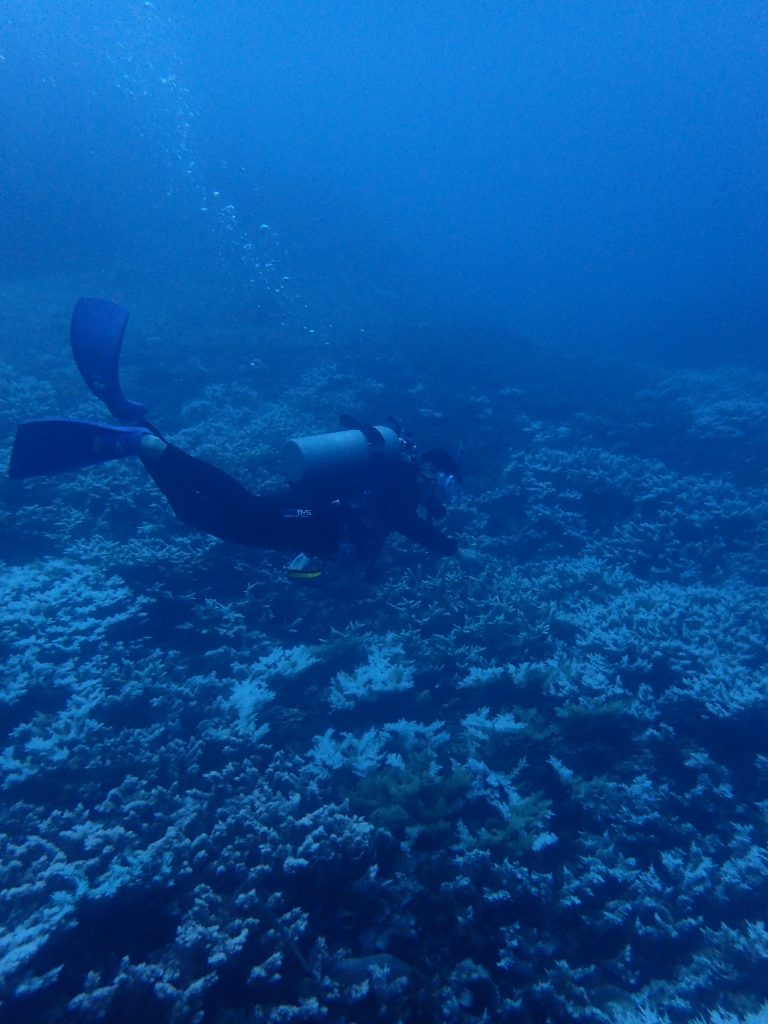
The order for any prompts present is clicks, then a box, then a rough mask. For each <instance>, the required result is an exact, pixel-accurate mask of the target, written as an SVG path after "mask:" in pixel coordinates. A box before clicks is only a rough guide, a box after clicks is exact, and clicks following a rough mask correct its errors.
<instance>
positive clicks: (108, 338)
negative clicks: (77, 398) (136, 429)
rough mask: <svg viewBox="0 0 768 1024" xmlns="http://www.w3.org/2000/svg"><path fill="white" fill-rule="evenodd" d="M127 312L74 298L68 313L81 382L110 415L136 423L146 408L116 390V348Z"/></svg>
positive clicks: (114, 305) (111, 304) (99, 301)
mask: <svg viewBox="0 0 768 1024" xmlns="http://www.w3.org/2000/svg"><path fill="white" fill-rule="evenodd" d="M128 316H129V311H128V310H127V309H126V308H125V307H124V306H118V305H117V303H116V302H107V301H105V300H104V299H78V300H77V302H76V303H75V309H74V312H73V313H72V325H71V328H70V337H71V339H72V352H73V354H74V357H75V362H76V363H77V367H78V369H79V370H80V373H81V374H82V377H83V380H84V381H85V383H86V384H87V385H88V387H89V388H90V389H91V391H92V392H93V393H94V395H96V397H97V398H99V399H101V401H102V402H103V403H104V404H105V405H106V407H107V408H108V409H109V411H110V412H111V413H112V415H113V416H114V417H115V418H116V419H118V420H122V421H123V422H125V423H138V422H139V421H140V420H142V419H144V416H145V415H146V412H147V409H146V406H143V405H141V403H140V402H132V401H131V400H130V399H128V398H126V397H125V395H123V392H122V390H121V388H120V347H121V345H122V343H123V334H124V333H125V325H126V324H127V323H128Z"/></svg>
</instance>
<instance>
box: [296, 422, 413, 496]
mask: <svg viewBox="0 0 768 1024" xmlns="http://www.w3.org/2000/svg"><path fill="white" fill-rule="evenodd" d="M400 451H401V446H400V438H399V437H398V436H397V434H396V433H395V431H394V430H392V429H391V427H369V426H361V427H357V428H355V429H353V430H335V431H333V432H332V433H329V434H313V435H311V436H310V437H293V438H291V439H290V440H289V441H286V442H285V445H284V447H283V452H282V463H283V472H284V474H285V476H286V478H287V479H288V481H289V482H290V483H292V484H314V483H320V482H323V481H328V480H338V479H339V478H342V477H347V476H352V477H355V476H366V475H367V474H368V473H369V472H371V471H372V470H375V469H376V466H377V465H378V464H387V465H391V464H392V463H393V462H395V461H397V460H398V459H399V458H400Z"/></svg>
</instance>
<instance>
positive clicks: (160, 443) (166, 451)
mask: <svg viewBox="0 0 768 1024" xmlns="http://www.w3.org/2000/svg"><path fill="white" fill-rule="evenodd" d="M127 321H128V310H127V309H125V308H124V307H122V306H119V305H117V304H116V303H113V302H106V301H104V300H101V299H89V298H81V299H78V301H77V303H76V305H75V309H74V313H73V315H72V324H71V332H70V336H71V341H72V351H73V354H74V357H75V362H76V363H77V366H78V369H79V370H80V373H81V375H82V377H83V380H84V381H85V383H86V384H87V385H88V387H89V388H90V390H91V391H92V392H93V394H94V395H96V397H97V398H99V399H100V400H101V401H102V402H104V404H105V405H106V406H107V408H108V409H109V411H110V412H111V413H112V415H113V416H114V417H115V418H116V419H117V420H119V421H121V422H122V423H123V424H130V425H123V426H111V425H109V424H104V423H95V422H92V421H90V420H77V419H40V420H31V421H29V422H26V423H22V424H20V426H19V427H18V428H17V431H16V438H15V441H14V445H13V450H12V452H11V460H10V465H9V469H8V473H9V476H10V477H11V478H13V479H21V478H25V477H31V476H41V475H48V474H54V473H62V472H66V471H68V470H73V469H80V468H82V467H85V466H90V465H95V464H97V463H102V462H107V461H109V460H111V459H117V458H123V457H126V456H130V455H138V456H139V458H140V459H141V461H142V462H143V463H144V466H145V467H146V469H147V471H148V472H149V474H150V476H151V477H152V479H153V480H154V482H155V483H156V484H157V486H158V487H159V488H160V490H161V491H162V493H163V494H164V495H165V497H166V498H167V499H168V502H169V504H170V505H171V508H172V509H173V511H174V513H175V514H176V517H177V518H178V519H180V520H181V521H182V522H184V523H187V524H188V525H190V526H193V527H196V528H198V529H200V530H203V531H204V532H205V533H209V534H211V535H213V536H214V537H218V538H220V539H221V540H224V541H231V542H234V543H237V544H246V545H250V546H254V547H260V548H271V549H274V550H277V551H284V552H289V553H291V554H293V555H295V557H294V558H293V560H292V561H291V562H290V563H289V565H288V567H287V569H286V574H287V575H288V576H289V578H291V579H311V578H315V577H317V576H319V575H320V574H321V572H322V563H323V560H325V559H329V560H335V561H338V562H354V561H362V562H363V563H364V564H365V566H366V577H367V578H371V577H372V576H373V572H374V567H375V563H376V559H377V558H378V555H379V553H380V552H381V549H382V547H383V546H384V542H385V540H386V537H387V535H388V534H389V533H391V532H396V533H400V534H402V535H403V536H405V537H407V538H408V539H409V540H411V541H414V542H415V543H416V544H420V545H421V546H423V547H425V548H429V549H432V550H434V551H437V552H440V553H442V554H446V555H455V554H457V553H459V548H458V544H457V542H456V540H455V539H454V538H452V537H449V536H447V535H446V534H444V533H442V532H441V531H440V530H439V529H438V528H437V526H436V525H435V520H436V519H439V518H440V517H441V516H442V515H444V514H445V511H446V507H447V505H448V504H449V502H450V499H451V498H452V497H453V495H454V494H455V492H456V491H457V489H458V487H459V484H460V482H461V469H460V465H459V463H458V460H456V459H454V458H453V457H452V456H451V455H450V454H449V453H448V452H446V451H444V450H442V449H439V448H435V449H431V450H429V451H426V452H418V451H417V450H416V448H415V446H414V445H413V443H412V442H411V441H410V440H408V439H407V438H405V437H401V436H400V433H401V432H400V431H398V430H396V429H393V427H392V426H371V425H368V424H364V423H359V422H357V421H353V420H352V419H351V418H349V417H343V418H342V422H341V427H342V429H340V430H337V431H334V432H332V433H327V434H319V435H315V436H312V437H299V438H293V439H291V440H290V441H288V442H287V443H286V445H285V447H284V449H283V468H284V471H285V475H286V477H287V480H288V487H287V488H286V490H285V491H284V492H283V493H279V494H265V495H258V494H252V493H251V492H250V491H248V490H247V489H246V488H245V487H243V486H242V485H241V484H239V483H238V482H237V481H236V480H234V479H233V478H232V477H231V476H229V475H228V474H226V473H224V472H223V471H222V470H220V469H218V468H216V467H215V466H212V465H210V464H209V463H207V462H204V461H203V460H202V459H198V458H195V457H194V456H192V455H189V454H188V453H187V452H185V451H183V450H182V449H181V448H177V447H176V446H175V445H173V444H171V443H169V442H168V441H166V439H165V438H164V437H162V436H161V435H160V433H159V432H158V431H157V430H156V429H155V428H154V427H152V426H151V424H149V423H147V421H146V420H145V416H146V413H147V409H146V407H145V406H143V405H141V404H140V403H138V402H132V401H131V400H129V399H127V398H126V397H125V396H124V395H123V392H122V389H121V387H120V380H119V359H120V348H121V345H122V340H123V334H124V333H125V327H126V323H127ZM420 508H421V509H423V511H424V514H423V515H421V514H420V512H419V509H420Z"/></svg>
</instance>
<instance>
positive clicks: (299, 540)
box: [143, 445, 458, 564]
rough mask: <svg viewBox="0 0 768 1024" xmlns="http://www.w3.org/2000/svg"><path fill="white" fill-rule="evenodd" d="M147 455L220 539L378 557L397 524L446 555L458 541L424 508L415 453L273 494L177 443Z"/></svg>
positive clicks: (176, 501)
mask: <svg viewBox="0 0 768 1024" xmlns="http://www.w3.org/2000/svg"><path fill="white" fill-rule="evenodd" d="M143 462H144V465H145V466H146V468H147V471H148V472H149V473H150V475H151V476H152V479H153V480H154V481H155V483H156V484H157V486H158V487H159V488H160V490H161V491H162V492H163V494H164V495H165V496H166V498H167V499H168V501H169V502H170V505H171V507H172V508H173V511H174V512H175V513H176V516H177V518H178V519H180V520H182V522H185V523H188V524H189V525H190V526H195V527H197V528H198V529H200V530H204V531H205V532H206V533H210V534H212V535H213V536H214V537H219V538H220V539H221V540H225V541H231V542H233V543H236V544H248V545H251V546H253V547H260V548H272V549H274V550H277V551H287V552H300V551H301V552H304V554H307V555H318V556H320V557H322V558H335V557H339V558H342V559H352V558H356V559H367V560H368V562H369V563H371V564H372V562H373V560H374V559H375V558H376V556H377V555H378V554H379V552H380V551H381V548H382V546H383V544H384V541H385V539H386V536H387V534H388V533H390V532H393V531H394V532H396V533H401V534H403V536H405V537H408V538H409V540H412V541H414V542H415V543H417V544H420V545H422V546H423V547H426V548H431V549H433V550H435V551H439V552H441V553H443V554H446V555H453V554H456V551H457V548H458V545H457V542H456V540H455V539H454V538H452V537H447V536H446V535H445V534H444V533H441V532H440V530H438V529H437V527H435V526H434V525H433V524H432V523H431V522H428V521H427V520H426V519H423V518H422V517H421V516H419V515H418V513H417V507H418V502H419V488H418V480H417V475H418V471H417V468H416V466H415V464H414V463H413V462H412V461H411V460H410V459H406V458H403V459H402V460H398V461H397V462H395V463H393V464H391V465H389V466H386V467H384V466H382V467H379V470H378V472H377V475H376V477H375V478H372V479H370V480H358V481H346V482H345V483H343V485H342V484H341V483H340V484H339V485H338V486H335V485H334V484H332V483H330V482H329V483H328V484H327V485H325V486H323V487H322V488H313V489H310V488H296V489H286V491H284V492H282V493H280V494H267V495H258V494H251V492H250V491H248V490H246V489H245V487H243V486H242V484H239V483H238V482H237V481H236V480H233V479H232V477H231V476H228V475H227V474H226V473H224V472H223V471H222V470H220V469H217V468H216V467H215V466H211V465H209V463H207V462H203V461H202V459H196V458H195V457H194V456H192V455H188V454H187V452H185V451H182V449H181V448H176V447H175V446H174V445H169V446H168V447H167V448H166V449H165V451H164V452H163V454H162V455H161V456H160V458H159V459H146V458H145V459H143Z"/></svg>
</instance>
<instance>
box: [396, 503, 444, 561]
mask: <svg viewBox="0 0 768 1024" xmlns="http://www.w3.org/2000/svg"><path fill="white" fill-rule="evenodd" d="M393 528H394V529H395V530H396V531H397V532H398V533H402V535H403V536H404V537H407V538H408V540H412V541H413V542H414V544H421V546H422V547H424V548H429V549H430V550H431V551H439V552H440V553H441V554H443V555H455V554H456V552H457V551H458V549H459V543H458V541H457V540H456V538H455V537H448V536H447V535H446V534H444V533H442V531H440V530H438V528H437V527H436V526H435V525H434V524H432V523H428V522H427V520H426V519H422V518H421V516H419V515H417V514H416V513H415V512H413V513H412V514H411V515H403V514H401V515H399V516H398V517H397V519H396V520H395V522H394V524H393Z"/></svg>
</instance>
